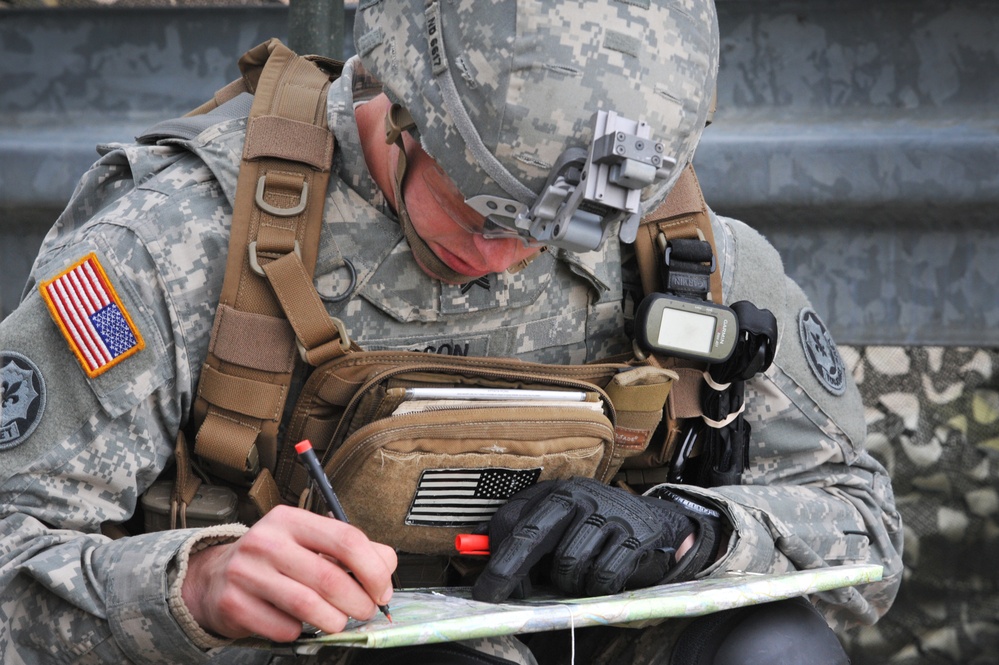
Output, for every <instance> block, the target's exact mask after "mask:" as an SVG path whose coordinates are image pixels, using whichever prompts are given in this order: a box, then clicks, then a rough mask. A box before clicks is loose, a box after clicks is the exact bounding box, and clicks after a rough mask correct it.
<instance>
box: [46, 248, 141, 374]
mask: <svg viewBox="0 0 999 665" xmlns="http://www.w3.org/2000/svg"><path fill="white" fill-rule="evenodd" d="M38 288H39V290H40V291H41V293H42V298H44V299H45V303H46V304H47V305H48V307H49V312H50V313H51V314H52V319H53V320H54V321H55V322H56V325H57V326H59V329H60V330H61V331H62V334H63V336H64V337H65V338H66V341H67V342H68V343H69V348H70V350H72V351H73V354H74V355H75V356H76V358H77V360H79V361H80V365H81V366H82V367H83V371H84V372H86V373H87V376H89V377H90V378H94V377H96V376H99V375H100V374H103V373H104V372H106V371H107V370H109V369H110V368H112V367H114V366H115V365H117V364H118V363H120V362H121V361H122V360H124V359H125V358H127V357H129V356H131V355H132V354H134V353H137V352H138V351H140V350H141V349H142V348H143V346H145V344H144V342H143V341H142V336H141V335H140V334H139V330H138V328H136V326H135V323H133V322H132V317H131V316H129V313H128V310H126V309H125V306H124V305H123V304H122V302H121V298H119V297H118V293H117V292H116V291H115V290H114V287H113V286H112V285H111V280H109V279H108V276H107V273H105V272H104V268H102V267H101V264H100V262H99V261H98V260H97V255H96V254H94V253H93V252H91V253H90V254H88V255H86V256H85V257H83V258H82V259H80V260H79V261H77V262H76V263H74V264H73V265H72V266H70V267H69V268H68V269H67V270H65V271H64V272H62V273H60V274H59V275H56V276H55V277H54V278H52V279H50V280H48V281H45V282H42V284H41V286H39V287H38Z"/></svg>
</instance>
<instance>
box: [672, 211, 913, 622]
mask: <svg viewBox="0 0 999 665" xmlns="http://www.w3.org/2000/svg"><path fill="white" fill-rule="evenodd" d="M722 222H723V223H722V224H719V225H716V229H717V230H718V231H717V232H716V233H717V236H718V237H717V238H716V240H717V241H718V245H719V253H720V254H722V258H723V260H724V266H725V268H724V272H723V290H724V292H725V294H726V300H727V301H728V302H734V301H736V300H741V299H747V300H750V301H753V302H754V303H756V304H757V305H758V306H760V307H766V308H767V309H770V310H771V311H772V312H773V313H774V314H775V315H776V317H777V319H778V323H779V328H780V331H779V336H780V338H779V344H778V352H777V355H776V358H775V360H774V363H773V365H772V366H771V368H770V369H769V370H768V371H767V372H766V373H765V375H762V376H759V377H757V378H756V379H754V380H753V381H751V382H749V383H748V384H747V390H746V412H745V417H746V419H747V422H749V424H750V426H751V427H752V436H751V441H750V451H749V469H748V471H747V472H746V473H744V474H743V477H742V484H741V485H737V486H725V487H717V488H712V489H710V490H701V489H696V488H691V487H682V489H683V490H684V491H686V492H688V493H689V494H696V495H698V496H699V497H701V498H703V499H706V501H705V502H706V503H711V504H714V505H716V506H717V507H719V508H721V510H722V511H723V512H724V513H725V514H726V515H727V517H728V519H729V522H730V523H731V524H732V525H733V533H732V536H731V538H730V540H729V543H728V549H727V551H726V552H725V553H724V554H723V556H722V558H721V559H720V560H719V561H718V562H717V563H716V564H715V565H714V566H712V567H711V568H709V569H708V570H707V571H705V574H708V575H718V574H723V573H725V572H727V571H737V570H746V571H754V572H782V571H788V570H795V569H806V568H816V567H822V566H834V565H843V564H857V563H875V564H879V565H882V566H883V567H884V573H883V575H884V576H883V581H882V582H879V583H875V584H870V585H866V586H865V587H863V588H850V589H843V590H838V591H834V592H828V593H823V594H820V595H819V596H818V597H817V598H815V599H814V600H815V601H816V604H817V605H818V606H819V607H820V608H821V609H822V610H823V612H824V613H825V614H826V616H827V618H828V619H829V620H831V621H832V622H833V623H834V625H836V626H837V627H842V626H844V625H847V624H855V623H858V622H859V623H867V624H869V623H873V622H874V621H876V620H877V619H878V618H879V617H880V616H881V615H883V614H884V613H885V612H886V611H887V610H888V608H889V607H890V605H891V603H892V600H893V599H894V597H895V593H896V591H897V589H898V584H899V582H900V575H901V571H902V562H901V547H902V528H901V521H900V518H899V515H898V513H897V511H896V509H895V505H894V496H893V493H892V489H891V482H890V480H889V477H888V474H887V473H886V471H885V469H884V468H883V467H882V466H881V465H880V464H879V463H878V462H877V461H876V460H875V459H874V458H873V457H871V456H870V455H869V454H868V453H867V452H866V450H865V449H864V437H865V431H866V427H865V423H864V408H863V405H862V404H861V401H860V395H859V392H858V391H857V388H856V386H855V385H854V383H853V380H852V379H851V377H850V376H849V374H848V372H847V371H846V368H845V365H844V363H843V361H842V358H841V357H840V356H839V353H838V351H837V350H836V347H835V344H834V343H833V341H832V339H831V337H830V336H829V334H828V332H827V330H826V328H825V326H824V325H823V324H822V321H821V319H819V317H818V315H817V314H816V313H815V312H814V310H812V309H811V307H810V305H809V303H808V300H807V298H806V297H805V295H804V294H803V293H802V291H801V289H800V288H798V286H797V285H796V284H795V283H794V282H793V281H791V280H790V279H788V278H786V277H785V276H784V274H783V270H782V268H780V266H781V262H780V257H779V256H778V255H777V253H776V250H774V249H773V247H772V246H770V244H769V243H767V242H766V241H765V240H764V239H763V238H762V236H760V235H759V234H757V233H756V232H755V231H752V230H751V229H749V228H748V227H747V226H745V225H744V224H741V223H738V222H736V221H735V220H722ZM759 266H776V267H777V269H776V270H774V271H772V272H771V273H767V274H763V273H762V271H760V270H759Z"/></svg>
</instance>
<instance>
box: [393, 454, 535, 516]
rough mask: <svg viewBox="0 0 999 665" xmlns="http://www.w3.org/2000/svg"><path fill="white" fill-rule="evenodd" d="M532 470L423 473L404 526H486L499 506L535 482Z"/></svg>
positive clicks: (438, 471)
mask: <svg viewBox="0 0 999 665" xmlns="http://www.w3.org/2000/svg"><path fill="white" fill-rule="evenodd" d="M540 475H541V467H537V468H534V469H504V468H486V469H426V470H425V471H424V472H423V473H422V474H421V475H420V482H419V483H418V484H417V486H416V494H414V495H413V502H412V503H411V504H410V507H409V513H407V515H406V524H412V525H421V526H448V527H453V526H462V527H467V526H475V525H478V524H481V523H483V522H488V521H489V518H490V517H492V516H493V513H495V512H496V511H497V510H498V509H499V507H500V506H502V505H503V504H504V503H506V502H507V500H508V499H509V498H510V497H511V496H513V495H514V494H516V493H517V492H519V491H520V490H522V489H526V488H528V487H530V486H531V485H533V484H534V483H536V482H538V477H539V476H540Z"/></svg>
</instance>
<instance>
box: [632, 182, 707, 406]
mask: <svg viewBox="0 0 999 665" xmlns="http://www.w3.org/2000/svg"><path fill="white" fill-rule="evenodd" d="M682 239H700V240H704V241H705V242H707V243H709V244H710V246H711V249H712V252H714V247H715V242H714V233H713V232H712V230H711V216H710V214H709V213H708V206H707V204H706V203H705V202H704V195H703V194H702V193H701V185H700V183H699V182H698V181H697V175H695V174H694V167H693V166H691V165H688V166H687V168H685V169H684V170H683V173H681V174H680V178H679V179H678V180H677V182H676V184H675V185H674V186H673V189H672V190H671V191H670V193H669V195H668V196H667V197H666V200H665V201H663V202H662V204H660V206H659V207H658V208H656V209H655V210H654V211H653V212H652V213H650V214H648V215H646V216H645V217H644V218H643V219H642V224H641V226H640V227H639V229H638V236H637V237H636V238H635V255H636V258H637V260H638V269H639V273H640V275H641V279H642V289H643V291H644V292H645V293H646V294H649V293H656V292H659V291H661V290H662V286H661V285H662V283H663V279H662V276H663V268H664V263H663V250H662V245H661V242H663V240H665V241H666V242H669V241H674V240H682ZM720 272H721V271H719V270H715V271H714V272H713V273H711V275H710V288H711V299H712V301H714V302H717V303H721V302H722V292H721V274H720ZM649 361H650V362H652V363H653V364H655V365H657V366H660V367H668V368H670V369H673V370H674V371H676V372H677V373H679V375H680V380H679V381H677V383H676V385H675V386H674V387H673V390H672V391H671V392H670V396H669V399H670V403H671V411H672V413H673V415H674V416H675V417H677V418H691V417H700V416H702V415H703V410H702V408H701V386H702V385H703V383H704V380H703V377H702V374H703V370H704V365H703V363H693V362H690V361H681V360H678V359H676V358H658V357H651V358H649Z"/></svg>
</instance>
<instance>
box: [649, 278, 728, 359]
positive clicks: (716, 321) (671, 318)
mask: <svg viewBox="0 0 999 665" xmlns="http://www.w3.org/2000/svg"><path fill="white" fill-rule="evenodd" d="M635 321H636V328H637V330H636V331H635V332H636V335H635V336H636V338H637V340H638V344H639V346H641V347H642V348H643V349H644V350H645V351H647V352H649V353H663V354H666V355H670V356H676V357H678V358H687V359H689V360H701V361H704V362H708V363H720V362H725V361H726V360H728V358H729V356H731V355H732V351H733V350H734V349H735V343H736V341H737V339H738V337H739V320H738V319H737V318H736V316H735V312H733V311H732V309H731V308H729V307H726V306H725V305H716V304H714V303H710V302H704V301H698V300H688V299H686V298H677V297H676V296H669V295H666V294H663V293H653V294H650V295H648V296H646V297H645V299H644V300H642V303H641V304H640V305H639V306H638V312H637V314H636V316H635Z"/></svg>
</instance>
